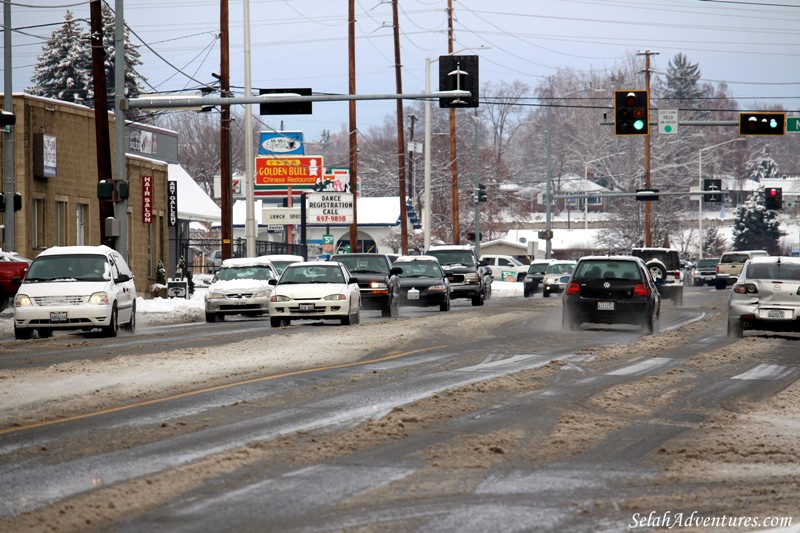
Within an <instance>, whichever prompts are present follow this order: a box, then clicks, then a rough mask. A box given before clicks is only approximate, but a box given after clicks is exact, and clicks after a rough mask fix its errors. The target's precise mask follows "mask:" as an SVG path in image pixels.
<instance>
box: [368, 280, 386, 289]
mask: <svg viewBox="0 0 800 533" xmlns="http://www.w3.org/2000/svg"><path fill="white" fill-rule="evenodd" d="M369 288H370V289H378V290H383V291H385V290H386V289H388V288H389V286H388V285H386V284H385V283H382V282H380V281H373V282H372V283H370V284H369Z"/></svg>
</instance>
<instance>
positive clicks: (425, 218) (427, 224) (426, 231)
mask: <svg viewBox="0 0 800 533" xmlns="http://www.w3.org/2000/svg"><path fill="white" fill-rule="evenodd" d="M468 50H490V47H486V46H481V47H479V48H462V49H461V50H458V51H457V52H452V53H450V54H445V55H448V56H453V55H457V54H460V53H461V52H466V51H468ZM437 61H439V58H438V57H437V58H435V59H431V58H429V57H426V58H425V138H424V143H425V146H424V147H423V157H424V159H425V191H424V193H423V195H422V201H423V202H425V205H423V206H422V234H423V235H424V237H425V250H428V248H430V247H431V98H430V94H431V63H435V62H437Z"/></svg>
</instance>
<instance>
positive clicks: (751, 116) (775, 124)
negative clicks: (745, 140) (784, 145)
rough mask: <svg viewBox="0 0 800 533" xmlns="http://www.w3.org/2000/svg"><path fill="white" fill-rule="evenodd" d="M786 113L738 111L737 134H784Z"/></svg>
mask: <svg viewBox="0 0 800 533" xmlns="http://www.w3.org/2000/svg"><path fill="white" fill-rule="evenodd" d="M785 134H786V113H739V135H785Z"/></svg>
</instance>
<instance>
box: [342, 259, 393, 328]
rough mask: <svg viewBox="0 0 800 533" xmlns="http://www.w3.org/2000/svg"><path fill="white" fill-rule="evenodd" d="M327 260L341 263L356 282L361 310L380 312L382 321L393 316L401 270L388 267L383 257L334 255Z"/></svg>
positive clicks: (388, 264)
mask: <svg viewBox="0 0 800 533" xmlns="http://www.w3.org/2000/svg"><path fill="white" fill-rule="evenodd" d="M330 260H331V261H338V262H339V263H342V264H343V265H344V266H345V267H347V270H348V271H350V273H351V274H352V275H353V277H354V278H357V279H358V288H359V292H360V293H361V306H362V307H363V308H364V309H380V311H381V316H384V317H395V316H397V304H398V301H399V299H400V282H399V280H398V279H397V274H399V273H401V272H402V271H403V269H401V268H395V267H392V263H391V261H390V259H389V257H388V256H387V255H386V254H369V253H357V254H336V255H332V256H331V258H330Z"/></svg>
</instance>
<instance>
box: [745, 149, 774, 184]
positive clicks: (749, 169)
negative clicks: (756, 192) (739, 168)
mask: <svg viewBox="0 0 800 533" xmlns="http://www.w3.org/2000/svg"><path fill="white" fill-rule="evenodd" d="M745 173H746V176H747V178H748V179H751V180H753V181H757V182H759V183H761V182H762V181H763V180H764V179H767V178H777V177H778V164H777V163H776V162H775V160H774V159H772V156H770V155H769V152H768V151H767V148H766V147H764V150H763V151H762V152H761V153H760V154H757V155H756V156H755V157H753V158H752V159H750V161H748V162H747V166H746V168H745Z"/></svg>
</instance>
